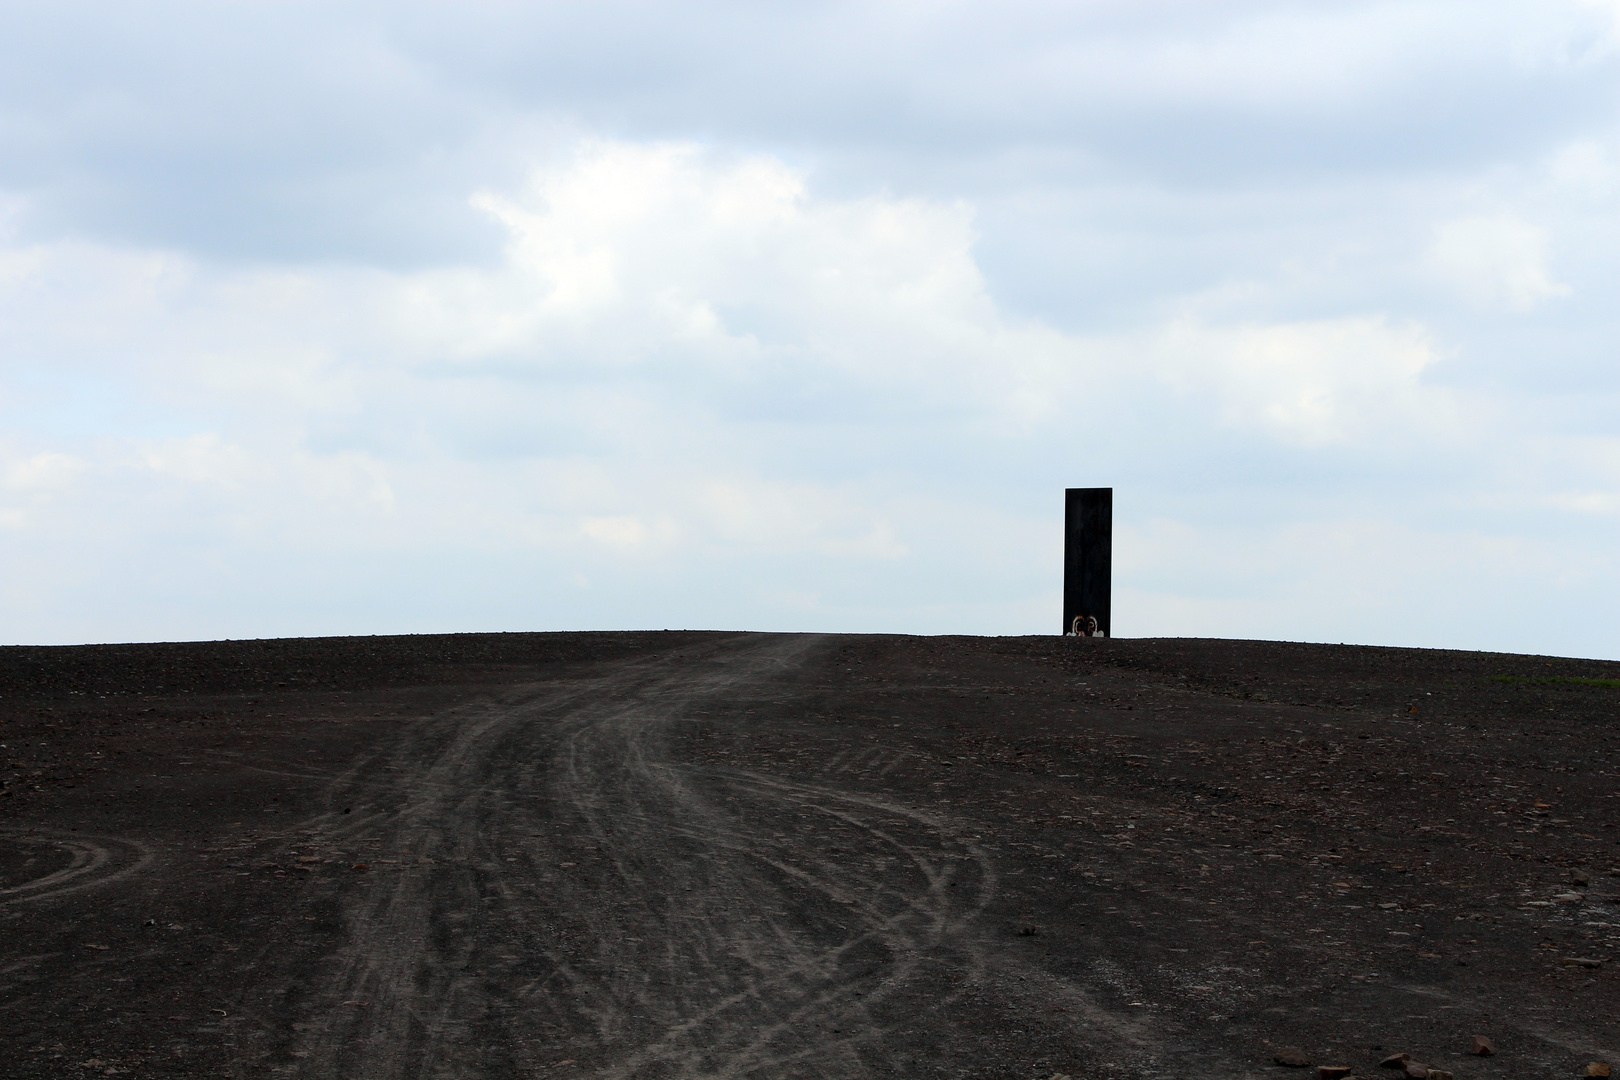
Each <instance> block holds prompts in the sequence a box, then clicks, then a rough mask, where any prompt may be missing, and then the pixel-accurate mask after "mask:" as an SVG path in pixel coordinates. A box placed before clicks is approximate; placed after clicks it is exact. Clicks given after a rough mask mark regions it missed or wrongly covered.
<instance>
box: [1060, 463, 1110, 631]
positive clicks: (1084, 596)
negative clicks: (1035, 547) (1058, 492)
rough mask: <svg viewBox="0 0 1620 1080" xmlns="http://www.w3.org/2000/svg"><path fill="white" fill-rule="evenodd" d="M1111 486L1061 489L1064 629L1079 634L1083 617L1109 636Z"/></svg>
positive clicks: (1084, 623)
mask: <svg viewBox="0 0 1620 1080" xmlns="http://www.w3.org/2000/svg"><path fill="white" fill-rule="evenodd" d="M1113 553H1114V489H1113V488H1067V489H1065V490H1064V492H1063V632H1064V633H1065V634H1071V633H1074V632H1075V628H1076V623H1075V619H1077V618H1078V619H1079V620H1080V622H1079V624H1078V625H1079V628H1080V631H1081V632H1082V633H1084V632H1085V629H1086V619H1087V617H1088V616H1089V617H1090V618H1093V619H1096V620H1097V632H1098V633H1099V634H1100V635H1102V636H1103V637H1112V636H1113V630H1112V627H1110V626H1109V621H1108V614H1109V591H1110V586H1111V584H1112V577H1113V568H1112V563H1113Z"/></svg>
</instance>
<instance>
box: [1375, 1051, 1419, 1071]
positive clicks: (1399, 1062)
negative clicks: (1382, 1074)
mask: <svg viewBox="0 0 1620 1080" xmlns="http://www.w3.org/2000/svg"><path fill="white" fill-rule="evenodd" d="M1411 1060H1412V1055H1411V1054H1391V1055H1389V1057H1387V1058H1385V1059H1384V1060H1383V1061H1380V1062H1379V1063H1378V1065H1379V1067H1380V1068H1384V1069H1404V1068H1406V1063H1407V1062H1408V1061H1411Z"/></svg>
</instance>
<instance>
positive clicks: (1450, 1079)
mask: <svg viewBox="0 0 1620 1080" xmlns="http://www.w3.org/2000/svg"><path fill="white" fill-rule="evenodd" d="M1429 1080H1457V1078H1456V1077H1455V1076H1452V1075H1451V1074H1450V1073H1448V1072H1446V1070H1444V1069H1430V1070H1429Z"/></svg>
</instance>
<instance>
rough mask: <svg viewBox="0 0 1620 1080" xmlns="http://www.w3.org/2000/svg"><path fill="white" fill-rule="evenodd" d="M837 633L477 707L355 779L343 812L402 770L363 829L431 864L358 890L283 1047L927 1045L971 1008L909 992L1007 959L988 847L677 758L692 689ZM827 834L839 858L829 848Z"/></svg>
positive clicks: (409, 865)
mask: <svg viewBox="0 0 1620 1080" xmlns="http://www.w3.org/2000/svg"><path fill="white" fill-rule="evenodd" d="M814 648H815V639H814V638H811V637H807V636H793V637H772V638H765V639H763V640H761V639H759V638H753V639H744V640H740V641H734V642H730V643H727V644H724V645H721V646H718V647H714V648H712V649H710V650H708V655H707V656H702V657H691V656H688V657H684V658H683V659H682V660H681V661H680V662H678V663H672V662H671V661H669V660H668V659H666V658H657V659H652V660H648V661H644V662H633V663H629V664H626V665H624V666H622V667H620V668H619V669H617V670H615V671H613V672H612V673H611V674H608V675H606V676H602V677H600V678H597V679H593V680H590V681H587V682H583V683H579V684H574V685H568V686H564V687H556V686H552V687H548V688H546V689H543V690H539V691H536V692H533V693H532V694H522V693H520V694H517V695H514V697H513V698H511V699H510V700H505V701H500V702H495V703H489V704H480V705H475V706H468V707H466V708H463V709H460V710H456V711H453V712H451V713H449V714H446V715H441V716H436V717H431V718H428V719H425V720H422V721H420V722H418V723H416V724H414V725H412V726H411V727H410V728H409V729H407V730H406V731H405V732H403V733H402V735H401V737H400V738H399V740H398V741H397V742H396V743H395V744H394V745H393V746H391V747H389V748H387V749H385V750H383V751H380V752H377V753H375V754H373V755H370V756H369V759H368V760H366V761H364V762H363V763H360V764H358V765H357V766H356V767H355V768H354V769H352V770H351V771H350V772H348V773H347V774H345V775H343V776H341V777H340V778H338V779H336V780H334V781H333V782H332V783H331V785H330V788H329V791H328V797H329V801H330V802H331V803H332V805H333V806H334V807H336V806H340V805H343V804H345V803H348V802H353V801H357V798H358V797H359V796H360V795H362V794H364V793H365V792H366V791H367V790H374V789H375V787H376V786H377V785H390V786H393V787H396V788H397V789H398V790H400V791H401V792H403V793H405V794H406V802H405V804H404V807H403V809H402V810H401V811H400V812H398V813H396V814H392V815H389V817H388V819H387V820H386V821H380V820H370V819H367V818H363V817H362V818H360V819H358V820H353V819H351V822H350V823H349V824H347V825H346V826H344V828H345V829H346V830H347V831H349V832H352V833H354V834H357V835H358V834H360V833H367V834H369V835H371V836H373V837H376V836H381V837H382V841H381V844H380V845H377V846H378V848H379V850H383V851H386V852H388V853H389V855H390V857H391V858H393V859H398V860H400V865H401V866H404V867H406V869H403V870H401V871H398V872H396V873H394V874H393V875H392V876H391V878H387V879H381V880H380V881H379V883H378V884H377V885H376V886H375V887H373V888H371V889H369V890H366V891H363V892H361V893H360V894H359V895H356V896H354V897H352V898H351V899H350V901H349V909H348V910H347V912H346V913H345V914H346V922H347V928H348V933H347V935H346V939H345V941H344V943H343V945H342V946H341V948H339V949H338V950H337V952H336V953H335V955H333V956H332V957H331V958H330V960H329V962H328V963H327V964H326V965H325V970H324V971H323V972H322V975H321V978H320V980H319V985H320V989H319V990H317V991H316V992H315V994H314V995H313V1000H312V1002H311V1015H310V1017H309V1018H308V1019H307V1020H306V1022H305V1024H304V1025H301V1026H303V1027H304V1030H303V1031H302V1032H301V1033H300V1035H299V1036H298V1037H297V1038H296V1039H294V1040H293V1041H292V1042H291V1044H290V1045H289V1046H287V1047H286V1050H287V1051H288V1052H289V1053H290V1055H291V1056H292V1059H293V1061H295V1062H297V1070H296V1075H300V1076H309V1077H340V1076H341V1077H354V1078H367V1080H369V1078H377V1080H383V1078H392V1077H403V1076H412V1077H414V1076H470V1075H485V1074H488V1073H489V1072H490V1071H491V1070H492V1069H504V1068H511V1069H513V1070H515V1072H516V1073H518V1074H528V1073H531V1072H534V1071H538V1070H540V1069H543V1068H546V1067H548V1066H552V1065H555V1064H557V1063H558V1062H559V1061H566V1060H569V1059H573V1060H575V1061H578V1062H580V1063H581V1064H587V1063H588V1067H589V1068H590V1071H591V1073H592V1075H595V1076H600V1077H604V1078H617V1077H625V1078H628V1077H655V1076H670V1077H698V1076H703V1077H732V1076H756V1075H757V1076H773V1077H793V1076H827V1075H838V1076H859V1075H862V1074H864V1073H865V1072H866V1071H867V1070H868V1068H869V1067H871V1066H885V1068H884V1070H883V1071H889V1069H892V1068H894V1067H896V1062H895V1061H893V1060H890V1056H891V1054H894V1053H905V1052H906V1050H905V1049H903V1048H900V1047H891V1046H890V1045H889V1040H888V1039H887V1036H888V1035H889V1034H890V1033H891V1032H892V1031H893V1030H894V1029H895V1028H896V1027H897V1025H903V1026H904V1027H905V1029H906V1042H907V1043H908V1044H909V1041H910V1039H911V1037H912V1036H914V1034H915V1030H916V1026H917V1024H918V1023H919V1022H924V1023H926V1015H927V1014H928V1013H933V1014H936V1015H937V1014H939V1013H940V1011H941V1010H943V1009H945V1008H947V1007H948V1005H949V1001H948V1000H947V999H941V998H939V997H937V996H935V997H932V998H931V999H930V1000H928V1001H926V1002H920V1001H918V1000H916V999H915V998H913V997H912V996H911V995H909V994H907V992H906V988H907V987H908V986H909V985H911V984H912V983H913V982H915V981H917V980H918V979H919V976H928V978H927V980H926V981H928V982H930V983H932V982H934V981H935V978H934V977H937V976H939V975H941V974H963V975H972V974H976V973H977V971H978V969H979V968H980V967H981V966H982V959H981V957H980V954H979V950H978V947H977V946H976V945H975V943H974V936H973V935H972V934H970V933H966V932H965V931H966V930H967V929H968V928H969V924H971V923H972V921H973V919H974V917H975V916H976V915H977V914H978V913H979V911H980V910H982V908H983V906H984V904H985V902H986V900H987V899H988V897H989V895H990V893H991V891H992V890H993V889H994V886H995V879H994V872H993V870H992V868H991V866H990V863H989V861H988V859H987V858H986V857H985V855H984V853H983V852H982V851H979V850H978V849H977V848H976V847H975V845H974V844H973V843H972V842H971V841H968V840H964V839H963V838H961V836H959V835H958V834H956V833H955V832H954V831H953V830H952V829H951V828H950V827H949V825H948V824H946V823H945V822H942V821H940V820H938V819H937V818H935V817H933V816H931V815H929V814H927V813H923V812H919V811H917V810H914V809H911V808H908V807H906V806H904V805H900V804H897V803H889V802H886V801H883V800H879V799H874V798H871V797H869V796H857V795H853V794H847V793H843V792H840V791H838V790H835V789H833V788H830V787H819V786H812V785H808V784H804V783H788V782H783V781H780V780H777V779H773V778H771V777H768V776H764V775H760V774H757V773H747V772H741V771H739V772H732V773H727V772H715V771H707V772H706V774H702V775H700V774H697V773H695V772H694V771H693V770H692V769H690V768H687V767H683V766H682V765H680V764H678V763H677V762H676V761H675V760H674V758H673V757H672V755H671V751H670V737H671V733H672V729H673V728H674V727H675V726H676V725H679V724H681V723H682V722H683V721H685V720H686V719H687V717H688V716H689V715H690V712H691V710H692V708H693V707H694V706H699V705H702V704H703V703H705V702H706V701H708V700H711V699H715V698H720V697H729V696H735V695H738V694H747V693H750V692H753V691H756V690H757V689H758V687H759V686H760V684H762V683H767V682H768V681H769V680H770V679H771V678H772V677H773V676H776V675H779V674H780V673H781V672H782V671H783V670H784V669H786V668H791V667H792V666H794V665H796V664H797V663H798V661H799V660H800V659H801V658H802V657H803V656H804V654H805V653H806V652H807V651H809V650H812V649H814ZM788 822H791V823H793V826H792V827H789V826H788V825H787V824H786V823H788ZM805 831H810V832H813V834H814V836H815V837H816V839H817V841H818V843H817V845H815V846H812V845H809V844H806V843H805V840H804V836H803V835H802V833H803V832H805ZM829 836H832V837H835V838H836V844H835V845H834V846H836V848H837V849H838V852H837V854H827V853H824V852H823V851H820V850H818V848H819V847H820V846H821V844H822V842H825V841H826V839H827V837H829ZM390 865H392V864H390ZM345 1002H364V1004H363V1005H345V1004H344V1003H345ZM560 1047H561V1049H560ZM498 1057H508V1058H509V1060H507V1061H497V1060H492V1058H498Z"/></svg>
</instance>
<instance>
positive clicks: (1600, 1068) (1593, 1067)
mask: <svg viewBox="0 0 1620 1080" xmlns="http://www.w3.org/2000/svg"><path fill="white" fill-rule="evenodd" d="M1586 1075H1587V1076H1608V1075H1610V1073H1609V1063H1608V1062H1606V1061H1594V1062H1592V1064H1590V1065H1588V1066H1587V1067H1586Z"/></svg>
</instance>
